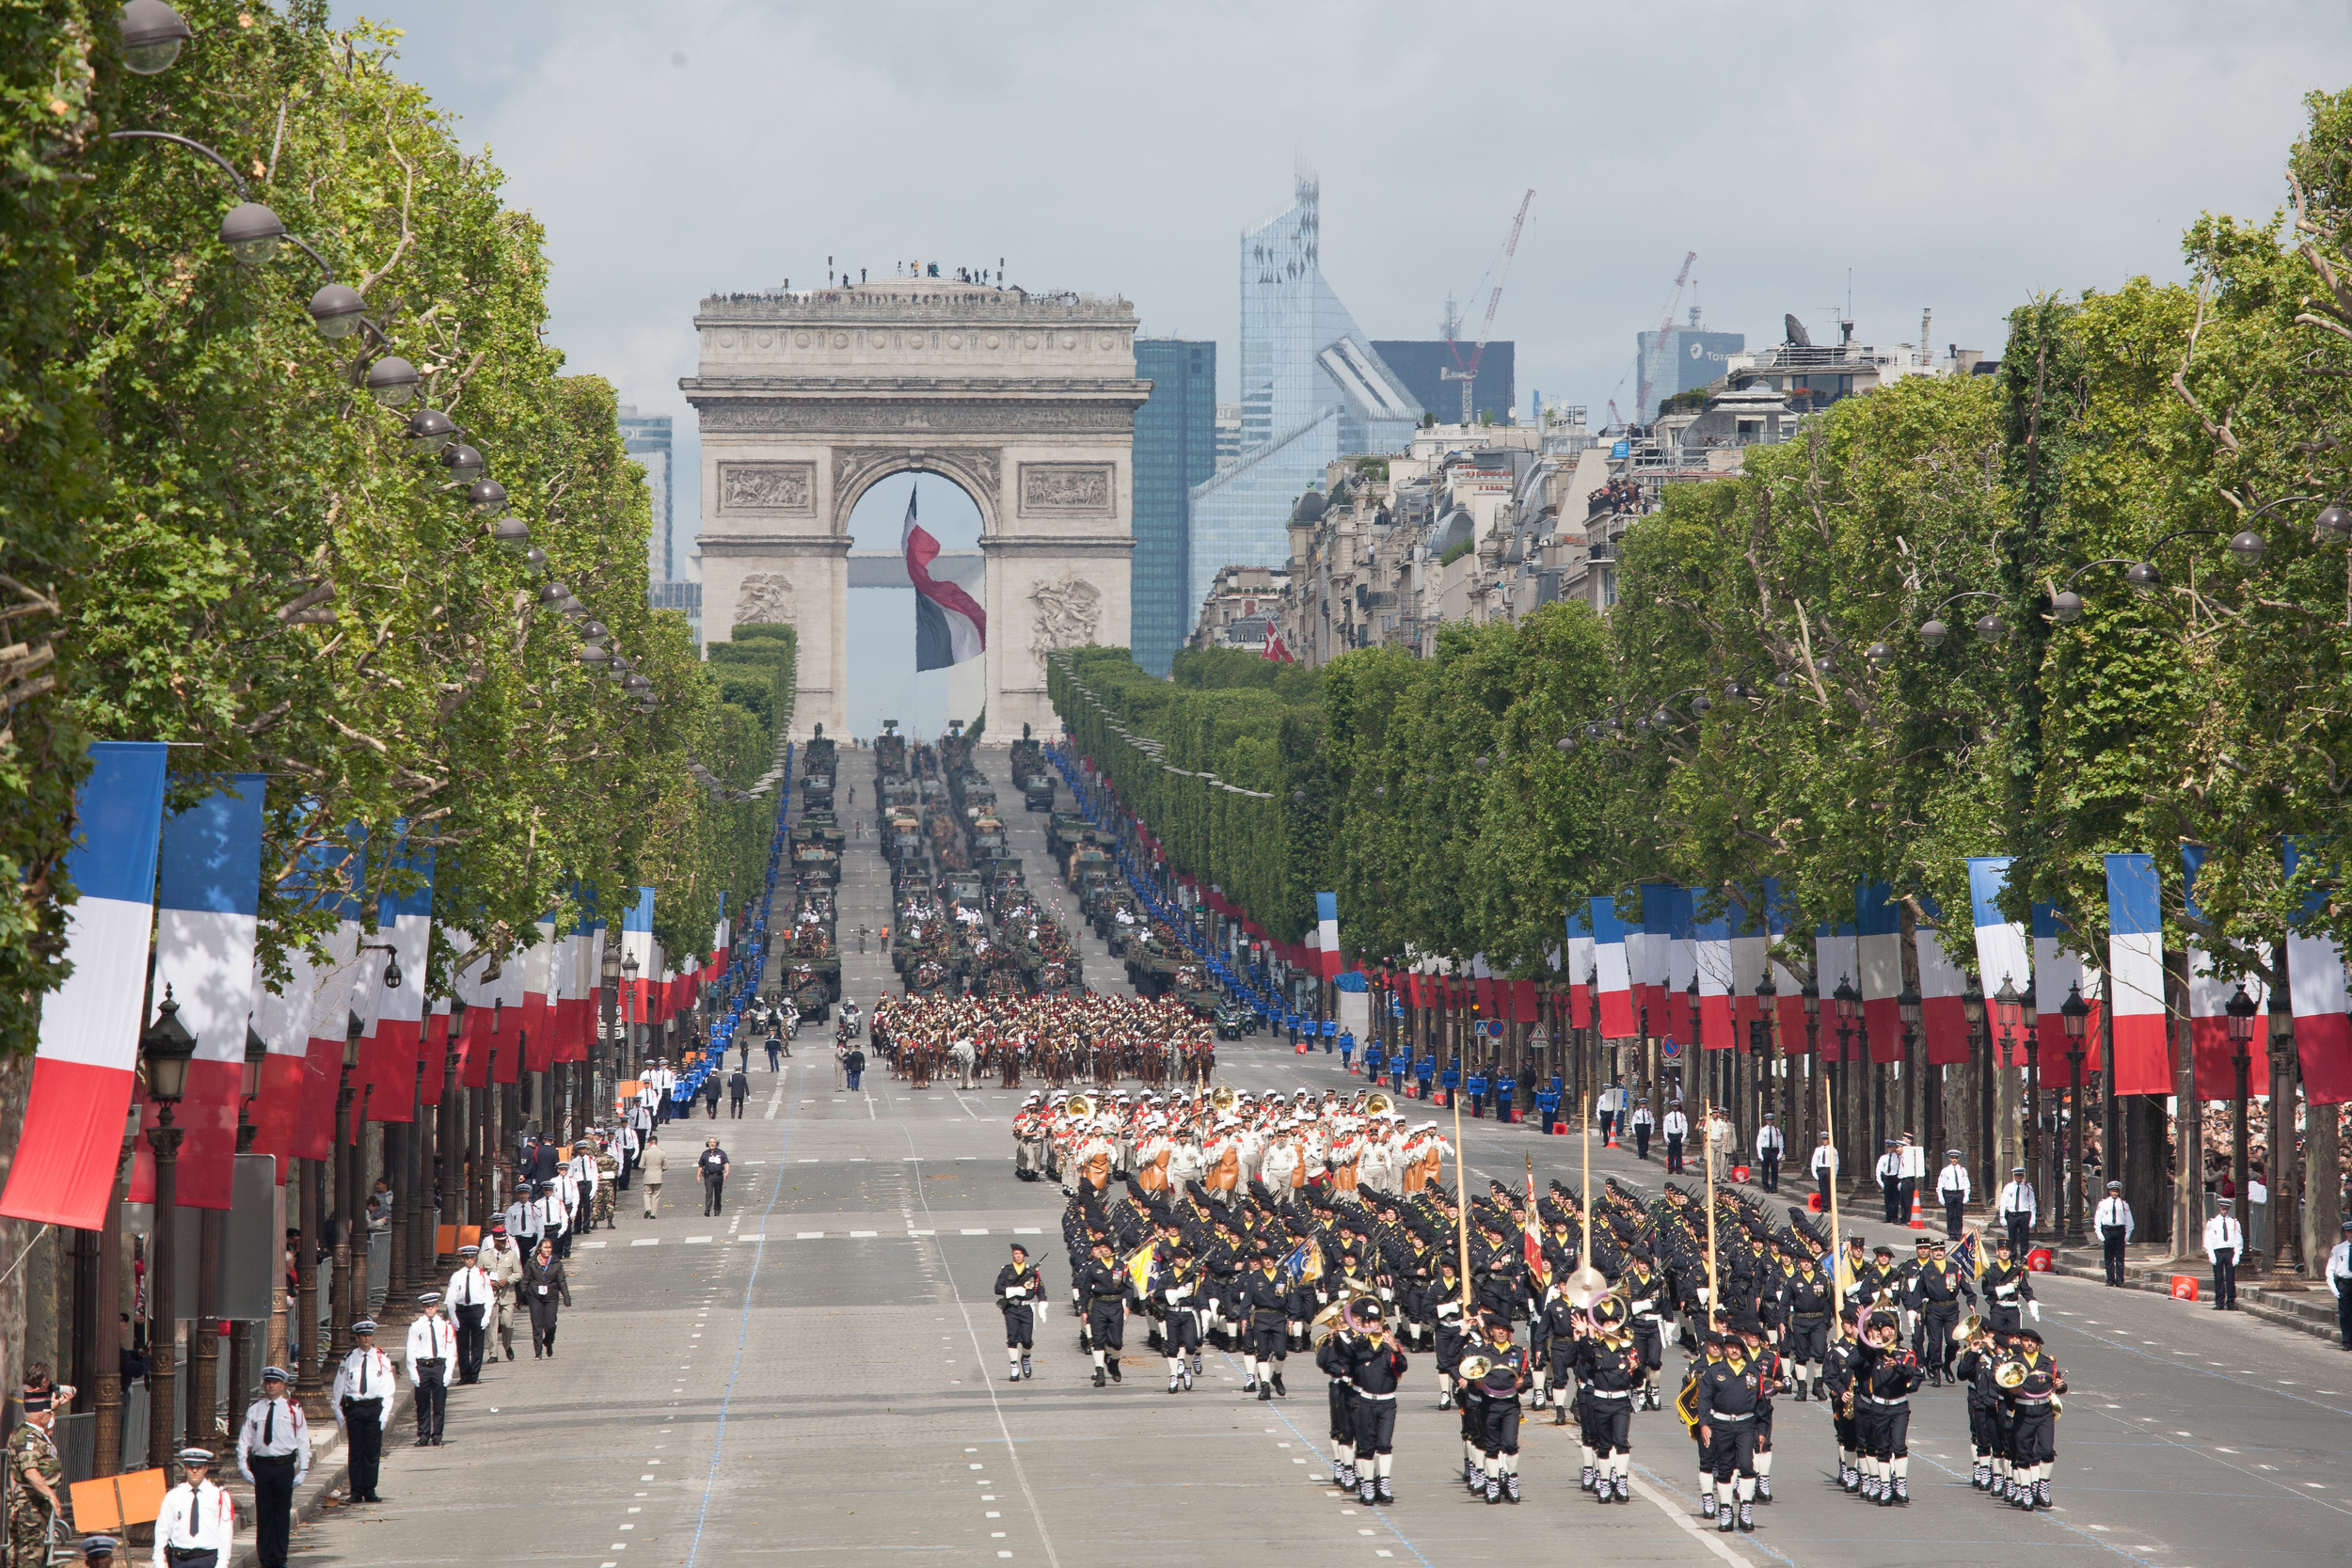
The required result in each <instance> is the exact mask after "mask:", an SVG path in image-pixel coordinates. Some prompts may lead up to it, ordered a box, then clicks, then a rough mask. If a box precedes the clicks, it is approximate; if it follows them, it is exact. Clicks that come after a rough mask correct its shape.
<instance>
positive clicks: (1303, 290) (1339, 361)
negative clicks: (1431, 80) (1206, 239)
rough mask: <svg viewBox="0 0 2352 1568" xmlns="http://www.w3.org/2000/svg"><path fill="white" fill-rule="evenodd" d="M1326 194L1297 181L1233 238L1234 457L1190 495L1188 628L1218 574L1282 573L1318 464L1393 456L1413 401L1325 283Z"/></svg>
mask: <svg viewBox="0 0 2352 1568" xmlns="http://www.w3.org/2000/svg"><path fill="white" fill-rule="evenodd" d="M1321 204H1322V193H1321V190H1320V188H1319V186H1318V185H1317V182H1315V181H1314V180H1313V179H1312V178H1311V177H1309V176H1306V175H1301V176H1300V177H1299V179H1298V182H1297V185H1296V188H1295V192H1294V193H1293V199H1292V202H1291V205H1290V206H1289V207H1288V208H1286V209H1284V210H1283V211H1282V212H1280V213H1278V214H1275V215H1274V216H1273V217H1271V218H1269V219H1267V220H1266V221H1265V222H1264V223H1263V224H1261V225H1260V226H1259V227H1257V228H1256V229H1253V230H1249V231H1248V232H1247V233H1245V234H1243V235H1242V237H1241V445H1242V451H1241V455H1240V456H1239V457H1238V458H1236V459H1235V460H1234V461H1233V463H1232V466H1231V467H1226V468H1222V469H1219V470H1218V471H1217V472H1216V475H1215V476H1214V477H1213V478H1211V479H1210V480H1208V481H1207V482H1206V483H1201V484H1200V485H1197V486H1196V487H1195V488H1194V490H1193V493H1192V528H1191V541H1190V560H1191V564H1190V568H1189V570H1188V571H1187V573H1186V578H1187V580H1186V583H1185V600H1186V605H1187V609H1186V614H1185V627H1186V630H1187V631H1189V629H1190V627H1191V623H1192V621H1193V619H1194V617H1195V616H1196V615H1197V614H1198V612H1199V610H1200V602H1201V600H1202V599H1203V598H1205V597H1206V596H1207V594H1208V592H1209V589H1210V587H1211V586H1212V585H1213V584H1214V583H1215V582H1216V573H1217V568H1218V567H1220V566H1229V565H1231V566H1281V565H1284V564H1286V563H1287V562H1288V561H1289V559H1290V537H1289V535H1288V533H1286V532H1285V531H1284V530H1285V526H1286V525H1287V524H1288V522H1289V520H1290V514H1291V507H1292V505H1293V504H1294V503H1295V502H1296V500H1297V499H1298V497H1299V494H1300V492H1302V491H1304V490H1307V489H1309V488H1311V487H1312V486H1314V485H1317V484H1320V483H1322V482H1323V469H1324V465H1325V464H1327V463H1329V462H1331V461H1332V460H1333V459H1335V458H1340V457H1348V456H1354V455H1356V454H1358V453H1364V452H1390V451H1403V450H1404V448H1405V444H1406V441H1407V440H1408V439H1409V438H1410V436H1411V433H1412V430H1413V427H1414V426H1415V425H1417V424H1419V423H1420V422H1421V415H1422V408H1421V404H1419V403H1418V402H1417V401H1415V399H1414V397H1413V395H1412V393H1410V392H1409V391H1407V390H1406V388H1405V385H1404V383H1403V382H1401V381H1399V380H1398V379H1397V376H1396V374H1395V372H1392V371H1391V370H1390V369H1389V367H1388V366H1387V365H1385V364H1383V363H1382V362H1381V360H1380V356H1379V355H1378V354H1377V353H1375V351H1374V349H1373V346H1372V341H1371V340H1370V339H1368V338H1366V337H1365V336H1364V335H1363V333H1362V331H1361V330H1359V328H1358V327H1357V325H1356V322H1355V319H1354V318H1353V317H1351V316H1349V314H1348V313H1347V308H1346V307H1345V306H1343V305H1342V304H1341V303H1340V301H1339V296H1338V295H1336V294H1334V293H1332V292H1331V290H1330V287H1329V285H1327V284H1326V283H1325V282H1324V280H1323V270H1322V264H1321V261H1322V216H1321Z"/></svg>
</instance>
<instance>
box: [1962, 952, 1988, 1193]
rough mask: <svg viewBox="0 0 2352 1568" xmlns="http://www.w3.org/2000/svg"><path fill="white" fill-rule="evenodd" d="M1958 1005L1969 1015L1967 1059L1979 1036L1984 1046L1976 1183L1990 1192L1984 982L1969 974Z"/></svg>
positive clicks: (1972, 1055)
mask: <svg viewBox="0 0 2352 1568" xmlns="http://www.w3.org/2000/svg"><path fill="white" fill-rule="evenodd" d="M1960 1005H1961V1010H1962V1011H1963V1013H1964V1014H1965V1015H1966V1016H1967V1019H1968V1055H1969V1059H1970V1060H1971V1061H1975V1060H1976V1059H1977V1047H1978V1042H1979V1038H1981V1039H1982V1041H1983V1046H1984V1066H1983V1067H1982V1068H1981V1069H1979V1072H1978V1076H1977V1108H1978V1121H1977V1164H1978V1167H1979V1184H1980V1185H1982V1186H1984V1187H1985V1189H1986V1190H1987V1191H1988V1192H1989V1191H1991V1190H1992V1180H1993V1166H1992V1164H1991V1158H1992V1147H1993V1060H1992V1057H1993V1037H1992V1034H1991V1032H1990V1031H1989V1030H1987V1029H1986V1028H1985V1026H1984V982H1983V981H1982V980H1980V979H1979V978H1978V977H1977V976H1976V975H1974V974H1971V975H1969V976H1968V987H1967V990H1963V991H1962V992H1961V993H1960Z"/></svg>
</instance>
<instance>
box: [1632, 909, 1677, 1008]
mask: <svg viewBox="0 0 2352 1568" xmlns="http://www.w3.org/2000/svg"><path fill="white" fill-rule="evenodd" d="M1637 891H1638V892H1639V893H1640V895H1641V898H1642V912H1641V914H1640V916H1639V917H1638V918H1637V919H1634V920H1629V921H1627V922H1626V927H1625V958H1626V963H1627V965H1628V966H1629V968H1630V970H1631V971H1632V975H1633V1019H1634V1022H1633V1026H1632V1027H1631V1028H1629V1029H1628V1030H1627V1031H1626V1033H1627V1034H1629V1035H1634V1034H1639V1033H1640V1032H1641V1021H1642V1019H1643V1018H1644V1017H1645V1016H1646V1017H1647V1018H1648V1019H1649V1021H1650V1032H1651V1033H1652V1034H1661V1033H1663V1032H1664V1031H1663V1028H1662V1025H1663V1022H1664V1020H1665V1016H1666V968H1667V963H1668V958H1667V954H1666V949H1667V947H1668V946H1669V945H1671V944H1672V942H1673V941H1674V911H1673V909H1672V908H1671V906H1670V902H1669V900H1668V898H1667V895H1669V894H1671V893H1673V892H1674V887H1673V885H1672V884H1671V883H1667V882H1644V883H1643V884H1642V885H1641V887H1640V888H1639V889H1638V890H1637Z"/></svg>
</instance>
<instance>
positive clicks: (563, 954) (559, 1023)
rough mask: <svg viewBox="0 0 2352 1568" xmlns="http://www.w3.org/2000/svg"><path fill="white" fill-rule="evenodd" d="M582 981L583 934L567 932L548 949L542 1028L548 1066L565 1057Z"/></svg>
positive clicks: (573, 1027) (573, 1026)
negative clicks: (577, 989)
mask: <svg viewBox="0 0 2352 1568" xmlns="http://www.w3.org/2000/svg"><path fill="white" fill-rule="evenodd" d="M579 983H580V933H579V932H578V931H566V932H564V934H563V935H562V936H560V937H557V938H556V939H555V942H554V943H553V945H551V946H550V947H549V948H548V1011H547V1017H546V1019H545V1020H544V1021H543V1022H542V1023H541V1027H542V1028H544V1029H546V1030H547V1033H548V1048H547V1057H548V1066H549V1067H553V1066H554V1065H555V1064H556V1063H558V1062H561V1061H563V1060H564V1044H565V1042H566V1041H568V1040H570V1038H571V1037H572V1033H573V1030H574V1029H575V1027H576V1025H575V1024H574V1023H573V1022H572V1014H573V1013H574V1012H575V1011H577V1010H578V1008H579V1001H578V998H577V996H576V994H575V988H576V987H577V986H578V985H579Z"/></svg>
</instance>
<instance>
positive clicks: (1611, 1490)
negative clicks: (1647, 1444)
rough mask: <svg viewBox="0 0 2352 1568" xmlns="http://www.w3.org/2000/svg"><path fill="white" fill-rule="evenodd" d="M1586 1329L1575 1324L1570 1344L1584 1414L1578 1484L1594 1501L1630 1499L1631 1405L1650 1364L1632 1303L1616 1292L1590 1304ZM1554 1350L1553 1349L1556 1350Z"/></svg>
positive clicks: (1604, 1501) (1627, 1500)
mask: <svg viewBox="0 0 2352 1568" xmlns="http://www.w3.org/2000/svg"><path fill="white" fill-rule="evenodd" d="M1591 1317H1592V1324H1591V1327H1590V1328H1589V1329H1586V1328H1585V1327H1584V1325H1582V1324H1579V1325H1578V1329H1577V1332H1578V1335H1579V1338H1577V1339H1576V1340H1575V1341H1574V1345H1573V1348H1572V1350H1571V1353H1570V1354H1571V1355H1572V1357H1573V1361H1572V1366H1573V1369H1574V1370H1575V1373H1576V1376H1577V1380H1578V1382H1579V1384H1580V1385H1581V1390H1580V1403H1581V1407H1582V1412H1581V1413H1582V1414H1583V1416H1584V1433H1583V1435H1584V1438H1585V1443H1584V1469H1585V1472H1586V1473H1585V1474H1584V1475H1583V1476H1582V1477H1581V1478H1580V1482H1579V1484H1581V1486H1582V1488H1583V1489H1584V1490H1585V1491H1587V1492H1590V1493H1592V1494H1593V1499H1594V1501H1596V1502H1602V1503H1608V1502H1619V1503H1629V1502H1631V1501H1632V1500H1633V1490H1632V1488H1633V1478H1632V1467H1633V1408H1634V1405H1635V1403H1636V1402H1637V1390H1638V1389H1640V1388H1641V1387H1642V1386H1643V1384H1644V1381H1645V1379H1646V1378H1647V1377H1648V1376H1649V1375H1650V1373H1651V1371H1652V1370H1653V1369H1652V1368H1651V1367H1650V1366H1649V1364H1648V1361H1647V1359H1646V1357H1645V1354H1644V1352H1643V1350H1642V1348H1641V1341H1640V1339H1639V1338H1638V1337H1637V1336H1636V1335H1635V1334H1634V1332H1633V1325H1634V1323H1635V1321H1636V1320H1635V1319H1634V1317H1633V1314H1632V1312H1631V1310H1630V1308H1629V1307H1628V1305H1627V1304H1626V1303H1625V1302H1624V1301H1621V1300H1619V1299H1618V1298H1617V1297H1615V1296H1603V1297H1602V1298H1601V1299H1600V1300H1598V1301H1597V1302H1595V1303H1594V1304H1593V1310H1592V1314H1591ZM1554 1354H1558V1353H1557V1352H1555V1353H1554Z"/></svg>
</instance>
